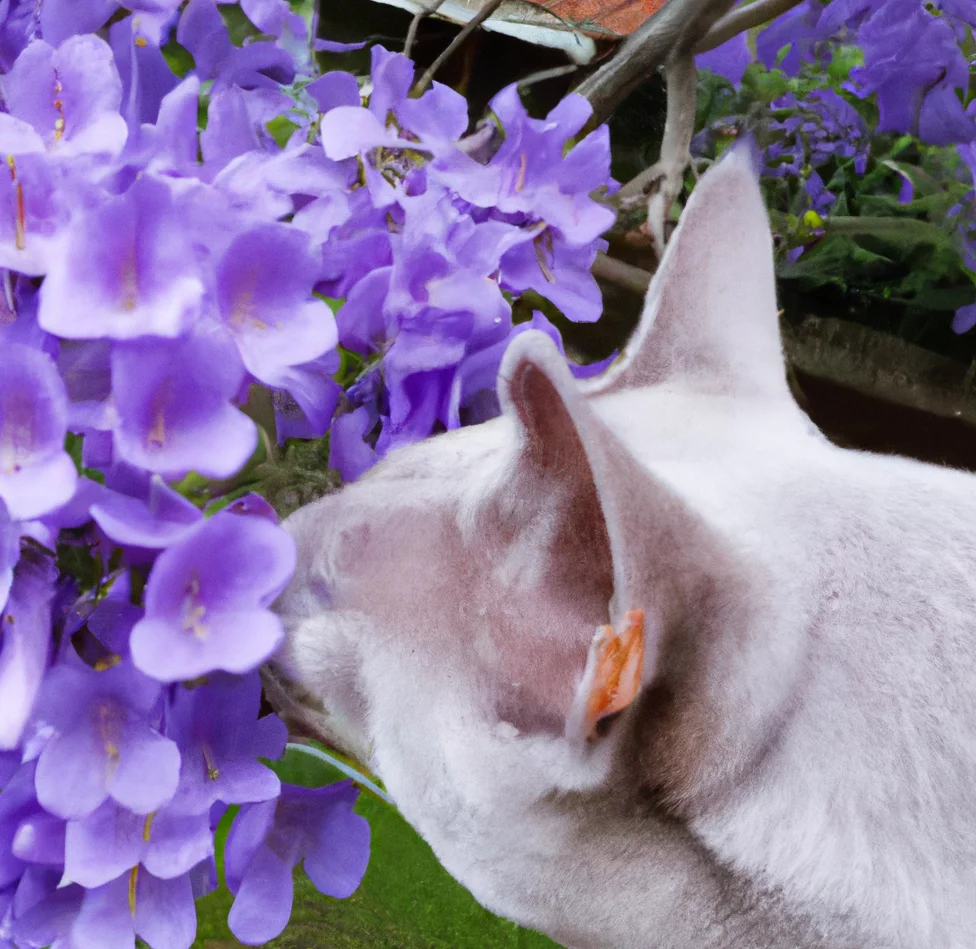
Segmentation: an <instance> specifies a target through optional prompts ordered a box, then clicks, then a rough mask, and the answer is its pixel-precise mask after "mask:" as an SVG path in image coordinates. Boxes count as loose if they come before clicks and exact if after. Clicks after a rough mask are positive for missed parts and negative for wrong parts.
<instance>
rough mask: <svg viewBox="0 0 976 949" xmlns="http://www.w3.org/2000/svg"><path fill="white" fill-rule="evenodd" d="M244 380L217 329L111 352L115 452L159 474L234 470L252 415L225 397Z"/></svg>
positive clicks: (245, 454) (242, 456)
mask: <svg viewBox="0 0 976 949" xmlns="http://www.w3.org/2000/svg"><path fill="white" fill-rule="evenodd" d="M243 381H244V369H243V366H242V365H241V362H240V358H239V356H238V355H237V351H236V349H235V348H234V346H233V344H232V343H231V342H230V340H229V339H227V338H226V337H225V336H223V335H222V334H221V335H218V334H216V333H207V334H203V333H198V334H194V335H191V336H187V337H185V338H183V339H180V340H159V339H155V340H153V339H146V340H140V341H135V342H132V343H127V344H125V345H120V346H117V347H116V348H115V350H114V352H113V353H112V391H113V393H114V395H115V399H116V404H117V406H118V412H119V424H118V427H117V428H116V430H115V449H116V451H117V452H118V456H119V457H120V458H122V459H123V460H125V461H128V462H129V463H130V464H133V465H138V466H139V467H142V468H145V469H147V470H148V471H155V472H158V473H159V474H162V475H164V476H165V477H182V476H183V475H185V474H186V473H187V472H188V471H191V470H193V471H197V472H199V473H200V474H202V475H204V476H206V477H210V478H226V477H229V476H230V475H232V474H234V473H235V472H237V471H238V470H239V469H240V468H241V466H242V465H243V464H244V462H246V461H247V459H248V458H249V457H250V456H251V454H252V453H253V451H254V449H255V447H256V445H257V430H256V429H255V426H254V423H253V422H252V421H251V420H250V419H249V418H247V416H245V415H244V414H243V413H242V412H240V410H238V409H236V408H235V407H234V406H233V405H232V404H231V401H230V400H231V399H232V398H234V397H235V395H236V394H237V393H238V392H239V390H240V388H241V384H242V383H243Z"/></svg>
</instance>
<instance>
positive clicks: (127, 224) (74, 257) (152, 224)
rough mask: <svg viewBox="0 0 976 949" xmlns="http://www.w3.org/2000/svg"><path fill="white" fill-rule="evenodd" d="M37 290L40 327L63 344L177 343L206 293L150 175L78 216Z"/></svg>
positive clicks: (167, 195) (164, 189)
mask: <svg viewBox="0 0 976 949" xmlns="http://www.w3.org/2000/svg"><path fill="white" fill-rule="evenodd" d="M59 251H60V256H59V257H58V258H56V259H52V261H51V266H50V269H49V270H48V274H47V279H45V281H44V285H43V286H42V287H41V297H40V309H39V311H38V322H39V323H40V324H41V326H42V327H43V328H44V329H45V330H47V331H48V332H49V333H54V334H55V335H57V336H62V337H65V338H67V339H92V338H98V337H102V336H108V337H110V338H112V339H120V340H125V339H136V338H138V337H140V336H150V335H151V336H164V337H176V336H179V335H180V334H181V333H183V332H184V331H185V330H186V329H187V328H188V326H189V325H190V324H192V323H193V322H194V321H195V320H196V318H197V316H198V315H199V312H200V305H201V301H202V299H203V292H204V286H203V281H202V280H201V278H200V275H199V272H198V269H197V265H196V259H195V257H194V254H193V251H192V249H191V246H190V243H189V240H188V239H187V236H186V234H185V232H184V228H183V224H182V221H181V219H180V215H179V212H178V210H177V208H176V207H175V206H174V202H173V194H172V191H171V188H170V186H169V185H168V184H167V183H166V182H165V181H163V180H162V179H158V178H154V177H152V176H150V175H143V176H142V177H140V178H138V179H137V180H136V181H135V182H134V183H133V184H132V186H131V187H130V188H129V189H128V191H126V192H125V193H124V194H121V195H119V196H117V197H113V198H109V199H107V200H106V201H104V202H103V203H102V204H101V205H100V206H99V207H97V208H95V209H94V210H92V211H89V212H87V213H81V214H79V215H78V217H77V219H76V220H75V221H74V222H73V223H72V224H71V226H70V227H68V228H67V230H66V231H65V232H64V235H63V237H62V244H61V246H60V248H59Z"/></svg>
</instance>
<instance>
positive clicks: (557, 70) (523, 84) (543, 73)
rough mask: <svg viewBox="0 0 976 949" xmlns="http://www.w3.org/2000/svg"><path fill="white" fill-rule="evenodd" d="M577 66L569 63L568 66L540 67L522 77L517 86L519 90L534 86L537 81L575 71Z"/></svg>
mask: <svg viewBox="0 0 976 949" xmlns="http://www.w3.org/2000/svg"><path fill="white" fill-rule="evenodd" d="M577 69H579V66H577V65H576V63H570V64H569V65H568V66H554V67H553V68H552V69H540V70H539V72H534V73H532V74H531V75H529V76H526V77H525V78H524V79H520V80H519V81H518V88H519V91H520V92H521V91H522V90H523V89H528V88H529V86H534V85H535V84H536V83H537V82H546V81H547V80H549V79H558V78H559V77H560V76H568V75H570V74H571V73H574V72H576V70H577Z"/></svg>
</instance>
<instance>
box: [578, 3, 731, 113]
mask: <svg viewBox="0 0 976 949" xmlns="http://www.w3.org/2000/svg"><path fill="white" fill-rule="evenodd" d="M734 2H735V0H670V2H668V3H666V4H665V5H664V6H663V7H661V9H660V10H658V11H657V13H655V14H654V15H653V16H652V17H650V18H649V19H648V20H647V21H646V22H645V23H644V24H643V25H642V26H641V27H639V28H638V29H637V30H635V31H634V32H633V33H631V35H630V36H629V37H627V39H626V40H624V42H623V43H622V44H621V46H620V49H619V50H618V51H617V54H616V55H615V56H614V57H613V59H611V60H610V61H609V62H608V63H607V64H606V65H604V66H602V67H601V68H600V69H598V70H597V71H596V72H595V73H593V75H592V76H590V77H589V78H587V79H585V80H584V81H583V82H582V83H580V85H579V86H577V88H576V92H578V93H579V94H580V95H582V96H585V97H586V98H587V99H589V100H590V104H591V105H592V106H593V117H592V118H591V119H590V122H589V125H590V126H591V127H592V126H596V125H600V124H601V123H603V122H605V121H606V120H607V119H608V118H609V117H610V115H611V114H612V113H613V110H614V109H615V108H616V107H617V106H618V105H619V104H620V103H621V102H622V101H623V100H624V99H625V98H627V96H628V95H629V94H630V93H631V92H632V91H633V90H634V88H636V87H637V86H638V85H639V84H640V83H641V82H643V81H644V80H645V79H646V78H647V77H648V76H650V75H651V73H652V72H653V70H655V69H657V68H658V66H661V65H663V64H664V63H665V62H667V61H668V60H669V59H670V58H671V57H672V56H674V55H676V54H680V53H682V52H687V51H689V50H690V49H691V48H692V47H693V46H695V45H696V44H697V43H698V41H699V40H700V39H701V38H702V37H703V36H704V35H705V34H706V33H707V32H708V30H709V29H710V28H711V26H712V24H714V23H715V21H716V20H718V19H719V17H721V16H723V15H724V14H725V13H727V12H728V10H729V9H730V7H731V6H732V4H733V3H734Z"/></svg>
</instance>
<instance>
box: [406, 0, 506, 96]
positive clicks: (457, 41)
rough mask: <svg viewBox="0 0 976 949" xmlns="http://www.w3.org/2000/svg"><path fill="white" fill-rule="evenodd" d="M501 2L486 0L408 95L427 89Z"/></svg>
mask: <svg viewBox="0 0 976 949" xmlns="http://www.w3.org/2000/svg"><path fill="white" fill-rule="evenodd" d="M502 3H503V0H488V2H487V3H486V4H485V5H484V6H483V7H482V8H481V9H480V10H479V11H478V12H477V13H476V14H475V15H474V16H473V17H471V19H470V20H468V22H467V23H465V24H464V26H463V27H462V28H461V32H460V33H458V35H457V36H455V37H454V39H453V40H451V45H450V46H448V47H447V49H445V50H444V52H443V53H441V54H440V56H438V57H437V59H435V60H434V61H433V62H432V63H431V64H430V67H429V68H428V69H427V71H426V72H425V73H424V74H423V75H422V76H421V77H420V78H419V79H418V80H417V81H416V82H415V83H414V86H413V88H412V89H411V90H410V95H412V96H421V95H423V94H424V93H425V92H426V91H427V87H428V86H429V85H430V84H431V83H432V82H433V81H434V76H435V74H436V73H437V70H438V69H440V68H441V66H443V65H444V63H445V62H446V61H447V60H448V58H449V57H450V56H451V54H452V53H454V52H456V51H457V49H458V48H459V47H460V46H461V45H462V44H463V43H464V41H465V40H466V39H467V38H468V37H469V36H470V35H471V34H472V33H473V32H474V31H475V30H476V29H478V27H479V26H481V24H482V23H484V22H485V20H487V19H488V17H490V16H491V15H492V14H493V13H494V12H495V11H496V10H497V9H498V8H499V7H500V6H501V5H502Z"/></svg>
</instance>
